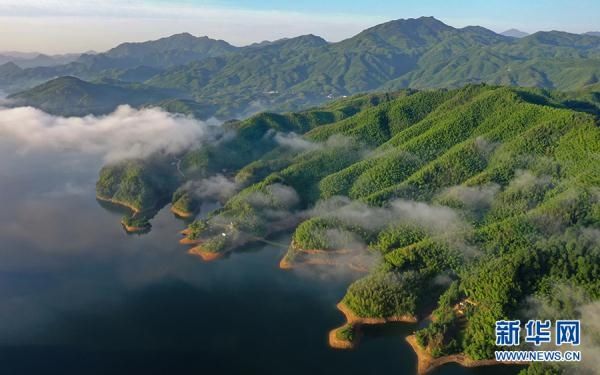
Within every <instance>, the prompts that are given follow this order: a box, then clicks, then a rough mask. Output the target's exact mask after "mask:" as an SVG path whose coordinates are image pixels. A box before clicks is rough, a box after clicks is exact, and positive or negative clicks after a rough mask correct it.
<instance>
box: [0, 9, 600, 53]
mask: <svg viewBox="0 0 600 375" xmlns="http://www.w3.org/2000/svg"><path fill="white" fill-rule="evenodd" d="M598 14H600V1H598V0H577V1H572V0H537V1H526V0H483V1H474V0H430V1H423V0H418V1H417V0H379V1H373V0H370V1H362V0H361V1H359V0H327V1H323V0H302V1H281V0H279V1H275V0H260V1H241V0H208V1H202V0H174V1H166V0H145V1H144V0H102V1H100V0H0V51H24V52H29V51H37V52H43V53H53V54H56V53H67V52H85V51H89V50H95V51H98V52H102V51H105V50H107V49H109V48H111V47H114V46H115V45H117V44H119V43H122V42H125V41H145V40H150V39H157V38H160V37H164V36H168V35H172V34H175V33H180V32H189V33H191V34H194V35H197V36H202V35H207V36H209V37H211V38H215V39H223V40H226V41H228V42H230V43H232V44H234V45H246V44H250V43H253V42H260V41H263V40H274V39H279V38H282V37H293V36H298V35H302V34H309V33H312V34H315V35H319V36H322V37H323V38H325V39H327V40H329V41H332V42H335V41H339V40H342V39H345V38H348V37H350V36H352V35H354V34H356V33H358V32H360V31H361V30H363V29H365V28H367V27H370V26H373V25H376V24H378V23H382V22H385V21H389V20H392V19H399V18H414V17H420V16H434V17H436V18H438V19H440V20H441V21H443V22H445V23H447V24H449V25H451V26H454V27H464V26H468V25H480V26H484V27H487V28H489V29H492V30H494V31H497V32H501V31H504V30H506V29H509V28H517V29H520V30H523V31H526V32H530V33H531V32H535V31H538V30H562V31H569V32H575V33H581V32H586V31H597V30H600V17H598Z"/></svg>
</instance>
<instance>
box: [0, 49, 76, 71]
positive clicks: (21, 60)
mask: <svg viewBox="0 0 600 375" xmlns="http://www.w3.org/2000/svg"><path fill="white" fill-rule="evenodd" d="M80 56H81V54H79V53H68V54H64V55H46V54H43V53H37V52H14V51H6V52H4V51H3V52H0V65H2V64H6V63H8V62H12V63H14V64H16V65H18V66H19V67H20V68H24V69H25V68H36V67H41V66H56V65H63V64H68V63H71V62H73V61H75V60H77V59H78V58H79V57H80Z"/></svg>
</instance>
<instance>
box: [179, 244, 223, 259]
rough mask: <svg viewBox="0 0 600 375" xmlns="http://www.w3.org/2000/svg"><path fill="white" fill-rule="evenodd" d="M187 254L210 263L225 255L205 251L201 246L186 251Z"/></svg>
mask: <svg viewBox="0 0 600 375" xmlns="http://www.w3.org/2000/svg"><path fill="white" fill-rule="evenodd" d="M188 254H190V255H195V256H199V257H200V258H201V259H202V260H203V261H205V262H212V261H215V260H217V259H221V258H223V257H224V256H225V253H218V252H214V251H207V250H205V249H203V248H202V246H200V245H198V246H194V247H192V248H191V249H189V250H188Z"/></svg>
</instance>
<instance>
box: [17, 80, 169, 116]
mask: <svg viewBox="0 0 600 375" xmlns="http://www.w3.org/2000/svg"><path fill="white" fill-rule="evenodd" d="M171 95H172V94H171V93H168V92H165V91H163V90H159V89H156V88H151V87H145V86H141V85H137V86H129V85H125V86H119V85H115V84H108V83H90V82H86V81H82V80H80V79H78V78H75V77H61V78H57V79H54V80H52V81H48V82H46V83H44V84H42V85H40V86H37V87H35V88H33V89H31V90H28V91H24V92H21V93H19V94H14V95H11V96H9V97H8V99H9V100H10V101H11V102H10V103H11V105H14V106H20V105H30V106H34V107H36V108H40V109H42V110H44V111H46V112H48V113H51V114H55V115H61V116H84V115H87V114H104V113H108V112H111V111H113V110H114V109H115V108H117V107H118V106H119V105H122V104H129V105H131V106H134V107H137V106H141V105H143V104H147V103H152V102H158V101H160V100H163V99H165V98H167V97H170V96H171Z"/></svg>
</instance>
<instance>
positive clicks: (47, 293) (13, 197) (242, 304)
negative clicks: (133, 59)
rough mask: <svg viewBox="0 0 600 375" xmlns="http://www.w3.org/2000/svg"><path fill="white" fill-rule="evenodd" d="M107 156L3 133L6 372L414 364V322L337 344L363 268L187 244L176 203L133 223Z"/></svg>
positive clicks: (1, 260)
mask: <svg viewBox="0 0 600 375" xmlns="http://www.w3.org/2000/svg"><path fill="white" fill-rule="evenodd" d="M101 164H102V163H101V161H100V160H98V158H97V157H95V156H92V155H86V154H81V153H77V152H69V151H66V150H65V151H64V152H60V153H58V152H44V153H40V152H34V153H28V154H24V155H23V154H20V153H16V152H15V148H14V147H13V146H11V145H10V144H8V143H7V142H3V143H0V202H2V207H1V209H0V301H1V303H0V369H1V370H2V371H1V372H2V373H3V374H165V373H170V374H191V373H196V374H280V373H285V374H307V373H312V374H322V373H333V372H334V371H335V372H337V373H340V374H384V373H394V374H413V373H415V369H416V356H415V355H414V354H413V352H412V351H411V350H410V347H409V346H408V345H407V344H406V343H405V341H404V336H405V335H407V334H409V333H411V332H412V330H413V329H414V326H413V325H409V324H394V325H388V326H378V327H370V328H369V329H367V330H366V333H365V337H364V338H363V340H362V341H361V343H360V345H359V347H358V348H357V349H356V350H354V351H339V350H333V349H330V348H329V347H328V345H327V334H328V331H329V330H330V329H332V328H334V327H337V326H339V325H340V324H341V323H342V322H343V321H344V319H343V316H342V314H341V313H340V312H338V311H337V310H336V308H335V304H336V303H337V302H338V301H339V300H340V298H341V297H342V296H343V295H344V291H345V288H346V287H347V285H348V283H349V282H351V280H352V279H353V278H355V277H356V275H353V274H344V273H329V272H325V271H324V270H323V271H322V272H318V270H314V269H311V270H304V271H302V270H294V271H282V270H280V269H279V268H278V262H279V260H280V259H281V256H282V255H283V254H284V252H285V250H286V249H285V247H283V246H281V247H277V246H274V245H260V246H254V247H249V248H247V249H244V250H243V251H240V252H237V253H234V254H232V255H231V256H229V257H227V258H226V259H223V260H220V261H217V262H213V263H204V262H202V261H201V260H199V259H198V258H195V257H193V256H190V255H188V254H186V250H187V249H186V247H184V246H181V245H179V244H178V243H177V240H178V239H179V238H180V235H179V234H178V232H179V231H180V230H182V229H183V228H184V227H185V223H184V222H182V221H180V220H178V219H176V218H175V217H174V216H173V215H172V214H171V213H170V212H169V211H168V208H165V209H163V210H161V211H160V212H159V213H158V214H157V216H156V217H155V218H154V220H153V221H152V231H151V232H150V233H148V234H145V235H128V234H126V233H125V232H124V231H123V228H122V227H121V226H120V225H119V219H120V216H121V214H120V213H119V212H115V210H107V209H105V208H103V207H102V206H101V205H100V204H99V203H98V202H97V201H96V200H95V198H94V183H95V179H96V176H97V172H98V169H99V167H100V166H101ZM275 241H279V242H283V243H285V241H287V238H286V237H285V236H284V237H282V238H279V239H275ZM517 371H518V370H517V369H515V368H512V367H502V368H500V367H493V368H481V369H463V368H461V367H459V366H455V365H448V366H445V367H442V368H441V369H439V370H438V371H437V372H436V374H483V373H485V374H489V375H492V374H508V373H516V372H517Z"/></svg>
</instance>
